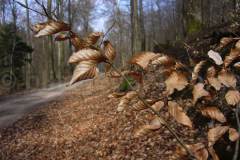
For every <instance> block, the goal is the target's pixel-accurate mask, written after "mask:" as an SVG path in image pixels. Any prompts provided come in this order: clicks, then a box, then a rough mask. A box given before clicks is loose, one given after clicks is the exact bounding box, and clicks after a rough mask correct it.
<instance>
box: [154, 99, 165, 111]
mask: <svg viewBox="0 0 240 160" xmlns="http://www.w3.org/2000/svg"><path fill="white" fill-rule="evenodd" d="M151 107H152V109H154V110H155V111H156V112H159V111H160V110H161V109H162V108H163V107H164V102H163V101H158V102H156V103H154V104H153V105H152V106H151Z"/></svg>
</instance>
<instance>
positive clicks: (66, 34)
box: [55, 32, 71, 41]
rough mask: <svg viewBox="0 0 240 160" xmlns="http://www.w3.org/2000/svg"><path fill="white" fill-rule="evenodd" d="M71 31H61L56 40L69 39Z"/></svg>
mask: <svg viewBox="0 0 240 160" xmlns="http://www.w3.org/2000/svg"><path fill="white" fill-rule="evenodd" d="M70 38H71V37H70V35H69V32H60V33H59V34H58V35H57V36H56V37H55V41H65V40H67V39H70Z"/></svg>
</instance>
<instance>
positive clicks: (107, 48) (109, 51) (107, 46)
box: [103, 41, 116, 62]
mask: <svg viewBox="0 0 240 160" xmlns="http://www.w3.org/2000/svg"><path fill="white" fill-rule="evenodd" d="M103 44H104V54H105V56H106V58H107V59H108V60H109V61H110V62H113V61H114V59H115V57H116V51H115V49H114V48H113V46H112V44H111V42H110V41H104V43H103Z"/></svg>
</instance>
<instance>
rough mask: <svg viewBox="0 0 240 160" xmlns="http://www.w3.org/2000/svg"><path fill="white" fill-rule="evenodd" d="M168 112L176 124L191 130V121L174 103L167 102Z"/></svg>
mask: <svg viewBox="0 0 240 160" xmlns="http://www.w3.org/2000/svg"><path fill="white" fill-rule="evenodd" d="M168 112H169V113H170V115H171V116H173V117H174V118H175V119H176V121H177V122H179V123H181V124H183V125H185V126H188V127H190V128H192V121H191V120H190V118H189V117H188V116H187V115H186V113H184V111H183V109H182V108H181V107H180V106H179V105H178V104H177V103H176V102H173V101H169V102H168Z"/></svg>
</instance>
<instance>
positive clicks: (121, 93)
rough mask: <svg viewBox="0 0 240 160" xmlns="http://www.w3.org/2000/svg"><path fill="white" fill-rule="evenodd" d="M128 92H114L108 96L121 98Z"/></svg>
mask: <svg viewBox="0 0 240 160" xmlns="http://www.w3.org/2000/svg"><path fill="white" fill-rule="evenodd" d="M125 95H126V93H125V92H114V93H112V94H109V95H108V98H120V97H122V96H125Z"/></svg>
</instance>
